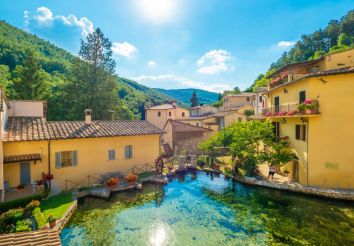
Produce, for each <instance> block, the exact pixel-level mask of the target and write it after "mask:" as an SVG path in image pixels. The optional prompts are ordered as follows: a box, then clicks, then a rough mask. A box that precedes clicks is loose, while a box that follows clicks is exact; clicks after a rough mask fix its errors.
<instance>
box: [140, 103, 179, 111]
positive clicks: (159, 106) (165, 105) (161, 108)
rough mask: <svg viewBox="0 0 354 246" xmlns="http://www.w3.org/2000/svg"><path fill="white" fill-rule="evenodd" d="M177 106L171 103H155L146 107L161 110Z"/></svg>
mask: <svg viewBox="0 0 354 246" xmlns="http://www.w3.org/2000/svg"><path fill="white" fill-rule="evenodd" d="M176 107H177V106H174V105H172V104H161V105H156V106H151V107H149V108H147V109H160V110H163V109H174V108H176Z"/></svg>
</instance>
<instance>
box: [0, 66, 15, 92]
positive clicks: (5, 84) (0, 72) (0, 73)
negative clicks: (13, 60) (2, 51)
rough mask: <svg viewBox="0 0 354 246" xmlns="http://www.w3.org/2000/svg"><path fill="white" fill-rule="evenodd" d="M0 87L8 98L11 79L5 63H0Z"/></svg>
mask: <svg viewBox="0 0 354 246" xmlns="http://www.w3.org/2000/svg"><path fill="white" fill-rule="evenodd" d="M0 87H2V88H3V89H4V91H5V95H6V96H7V97H9V98H10V95H11V92H12V81H11V73H10V68H9V67H8V66H6V65H0Z"/></svg>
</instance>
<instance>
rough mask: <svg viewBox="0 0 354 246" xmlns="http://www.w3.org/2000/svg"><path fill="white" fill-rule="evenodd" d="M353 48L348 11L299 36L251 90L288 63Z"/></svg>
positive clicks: (353, 22) (353, 24) (352, 17)
mask: <svg viewBox="0 0 354 246" xmlns="http://www.w3.org/2000/svg"><path fill="white" fill-rule="evenodd" d="M350 47H354V10H350V11H349V12H348V13H347V14H346V15H345V16H343V17H342V18H340V19H339V20H331V21H330V22H329V23H328V25H327V26H326V27H325V28H324V29H319V30H317V31H315V32H313V33H311V34H305V35H302V36H301V40H299V41H298V42H296V44H295V45H294V47H293V48H292V49H290V50H289V51H288V52H284V53H283V55H282V56H281V57H280V58H279V59H278V60H277V61H276V62H274V63H273V64H271V66H270V68H269V70H268V71H267V72H266V73H265V74H260V75H259V76H258V77H257V78H256V80H255V81H254V83H253V85H252V88H253V89H255V88H257V87H259V86H265V85H266V80H265V76H267V75H268V74H270V73H271V72H272V71H274V70H276V69H278V68H280V67H282V66H284V65H286V64H289V63H294V62H300V61H307V60H312V59H317V58H320V57H321V56H323V55H325V54H327V53H331V52H336V51H340V50H344V49H347V48H350Z"/></svg>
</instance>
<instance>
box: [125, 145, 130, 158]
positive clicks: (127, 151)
mask: <svg viewBox="0 0 354 246" xmlns="http://www.w3.org/2000/svg"><path fill="white" fill-rule="evenodd" d="M129 146H130V145H126V146H125V159H129V153H130V149H129Z"/></svg>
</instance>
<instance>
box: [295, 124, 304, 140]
mask: <svg viewBox="0 0 354 246" xmlns="http://www.w3.org/2000/svg"><path fill="white" fill-rule="evenodd" d="M295 138H296V139H297V140H302V141H306V125H296V126H295Z"/></svg>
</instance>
